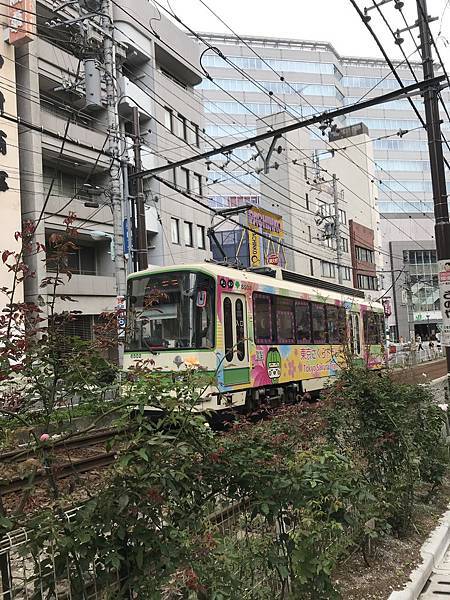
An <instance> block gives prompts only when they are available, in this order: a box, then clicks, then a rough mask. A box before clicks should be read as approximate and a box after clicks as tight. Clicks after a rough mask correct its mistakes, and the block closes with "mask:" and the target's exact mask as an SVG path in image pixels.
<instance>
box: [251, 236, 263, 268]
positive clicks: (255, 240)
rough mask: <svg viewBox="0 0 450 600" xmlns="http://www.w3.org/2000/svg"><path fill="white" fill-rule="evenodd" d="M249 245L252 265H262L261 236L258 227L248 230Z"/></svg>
mask: <svg viewBox="0 0 450 600" xmlns="http://www.w3.org/2000/svg"><path fill="white" fill-rule="evenodd" d="M248 246H249V252H250V266H251V267H260V266H261V236H259V235H258V232H257V230H256V229H253V228H251V229H250V231H249V232H248Z"/></svg>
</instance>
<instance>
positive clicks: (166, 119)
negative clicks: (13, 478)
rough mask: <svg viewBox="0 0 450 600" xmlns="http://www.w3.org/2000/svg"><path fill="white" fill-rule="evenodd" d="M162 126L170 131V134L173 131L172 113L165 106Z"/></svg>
mask: <svg viewBox="0 0 450 600" xmlns="http://www.w3.org/2000/svg"><path fill="white" fill-rule="evenodd" d="M164 125H165V127H166V128H167V129H168V130H169V131H171V132H172V133H173V132H174V131H173V112H172V110H171V109H170V108H167V106H165V107H164Z"/></svg>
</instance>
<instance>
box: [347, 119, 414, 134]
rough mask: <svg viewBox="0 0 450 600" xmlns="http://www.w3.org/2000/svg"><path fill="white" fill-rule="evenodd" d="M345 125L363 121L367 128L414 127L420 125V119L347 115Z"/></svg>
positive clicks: (396, 128)
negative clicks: (372, 117)
mask: <svg viewBox="0 0 450 600" xmlns="http://www.w3.org/2000/svg"><path fill="white" fill-rule="evenodd" d="M346 121H347V125H357V124H358V123H361V122H363V123H365V124H366V125H367V127H368V128H369V129H383V130H385V129H392V130H394V131H395V130H398V129H414V128H415V127H420V121H418V120H415V119H369V118H367V117H358V118H353V117H347V120H346Z"/></svg>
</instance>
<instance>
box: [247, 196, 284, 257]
mask: <svg viewBox="0 0 450 600" xmlns="http://www.w3.org/2000/svg"><path fill="white" fill-rule="evenodd" d="M247 221H248V227H249V233H248V244H249V254H250V266H252V267H263V266H265V265H267V264H271V265H275V264H276V265H281V266H283V265H284V255H283V247H282V246H281V240H282V238H283V235H284V232H283V217H281V216H280V215H276V214H275V213H272V212H270V211H268V210H264V209H263V208H258V207H254V208H251V209H250V210H249V211H248V212H247ZM261 234H263V235H261ZM269 258H270V260H269Z"/></svg>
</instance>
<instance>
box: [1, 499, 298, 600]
mask: <svg viewBox="0 0 450 600" xmlns="http://www.w3.org/2000/svg"><path fill="white" fill-rule="evenodd" d="M75 512H76V511H72V512H70V513H67V514H66V517H67V519H68V520H70V519H72V518H73V517H74V514H75ZM207 529H209V530H210V531H211V532H213V533H214V536H215V538H216V539H219V540H220V543H221V544H222V546H223V547H225V548H227V549H228V550H229V551H230V555H232V556H235V557H237V559H236V560H235V561H234V562H233V565H232V569H233V573H232V576H233V578H234V579H235V580H236V581H238V582H239V595H240V597H241V598H242V599H243V600H256V599H257V600H274V599H277V598H279V599H281V598H284V597H286V595H287V592H288V590H289V578H288V577H283V576H281V575H280V572H279V570H277V569H276V568H274V567H273V565H272V566H271V565H269V561H268V560H267V555H268V552H269V549H271V548H273V545H274V542H275V541H276V538H277V537H279V536H280V535H285V533H286V531H285V528H284V525H283V524H282V523H281V525H280V523H276V524H274V525H273V526H271V525H268V523H267V522H266V521H265V520H264V519H260V518H253V517H252V515H251V513H250V507H248V506H246V505H245V503H239V504H234V505H228V506H226V507H225V508H223V507H220V503H219V509H218V510H217V511H216V512H215V513H213V514H212V515H210V517H208V519H207ZM39 539H40V540H41V542H40V546H39V547H36V542H35V541H33V537H32V535H31V532H30V531H27V530H26V529H20V530H17V531H14V532H12V533H10V534H9V535H7V536H5V537H4V538H3V539H1V540H0V600H44V599H45V600H112V599H115V600H117V599H118V598H127V600H128V599H134V598H135V599H136V600H137V599H138V598H139V597H140V596H139V593H134V592H133V591H132V590H130V589H129V588H128V586H127V582H126V580H125V579H124V578H123V577H122V578H121V577H120V576H119V571H118V570H114V569H112V568H111V567H108V568H105V564H104V561H102V557H101V556H99V557H98V560H96V561H95V562H94V563H93V564H90V565H89V567H88V568H85V567H84V568H83V572H82V573H80V571H79V565H78V564H74V561H71V562H66V563H64V564H61V556H60V553H59V551H58V549H57V547H56V546H55V544H54V542H52V540H51V537H50V536H48V538H47V536H45V535H43V536H42V535H41V536H40V537H39ZM42 540H43V541H42ZM149 568H151V567H150V566H149ZM80 583H81V585H80ZM121 583H122V585H121ZM124 589H125V591H124ZM160 593H161V596H160V597H161V598H163V599H165V600H166V599H167V600H172V599H173V598H179V597H180V598H181V597H184V596H177V595H173V592H171V591H170V590H169V589H167V590H165V589H161V590H160Z"/></svg>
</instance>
